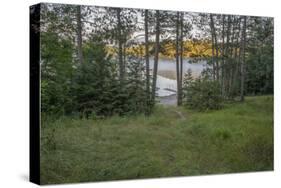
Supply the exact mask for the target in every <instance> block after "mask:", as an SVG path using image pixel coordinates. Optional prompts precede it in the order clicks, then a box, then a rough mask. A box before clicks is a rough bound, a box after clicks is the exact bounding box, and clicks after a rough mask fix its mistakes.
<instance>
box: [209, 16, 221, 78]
mask: <svg viewBox="0 0 281 188" xmlns="http://www.w3.org/2000/svg"><path fill="white" fill-rule="evenodd" d="M210 20H211V32H212V36H213V40H214V44H213V47H214V48H215V50H216V55H215V56H216V57H215V64H216V68H215V69H216V71H215V72H216V79H217V80H219V72H220V68H219V62H218V56H219V48H218V43H217V35H216V28H215V23H214V19H213V15H212V14H210Z"/></svg>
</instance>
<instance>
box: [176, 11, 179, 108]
mask: <svg viewBox="0 0 281 188" xmlns="http://www.w3.org/2000/svg"><path fill="white" fill-rule="evenodd" d="M179 14H180V13H179V12H177V18H176V71H177V90H178V92H177V104H178V106H179V105H180V67H179V19H180V18H179Z"/></svg>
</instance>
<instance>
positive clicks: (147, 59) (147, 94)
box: [144, 10, 150, 110]
mask: <svg viewBox="0 0 281 188" xmlns="http://www.w3.org/2000/svg"><path fill="white" fill-rule="evenodd" d="M144 40H145V68H146V100H147V110H148V109H149V105H150V73H149V71H150V70H149V44H148V10H145V12H144Z"/></svg>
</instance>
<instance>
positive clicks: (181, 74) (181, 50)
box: [179, 13, 184, 105]
mask: <svg viewBox="0 0 281 188" xmlns="http://www.w3.org/2000/svg"><path fill="white" fill-rule="evenodd" d="M183 17H184V13H181V16H180V84H179V99H180V101H179V105H182V97H183V96H182V80H183V51H184V48H183Z"/></svg>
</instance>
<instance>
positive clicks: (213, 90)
mask: <svg viewBox="0 0 281 188" xmlns="http://www.w3.org/2000/svg"><path fill="white" fill-rule="evenodd" d="M183 93H184V104H185V106H187V107H188V108H191V109H196V110H200V111H205V110H212V109H220V108H221V107H222V97H221V93H220V85H219V83H218V82H217V81H214V80H209V79H208V78H205V77H204V78H202V77H200V78H197V79H195V80H194V79H193V78H192V74H191V70H190V69H189V70H188V71H187V73H186V74H185V78H184V85H183Z"/></svg>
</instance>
